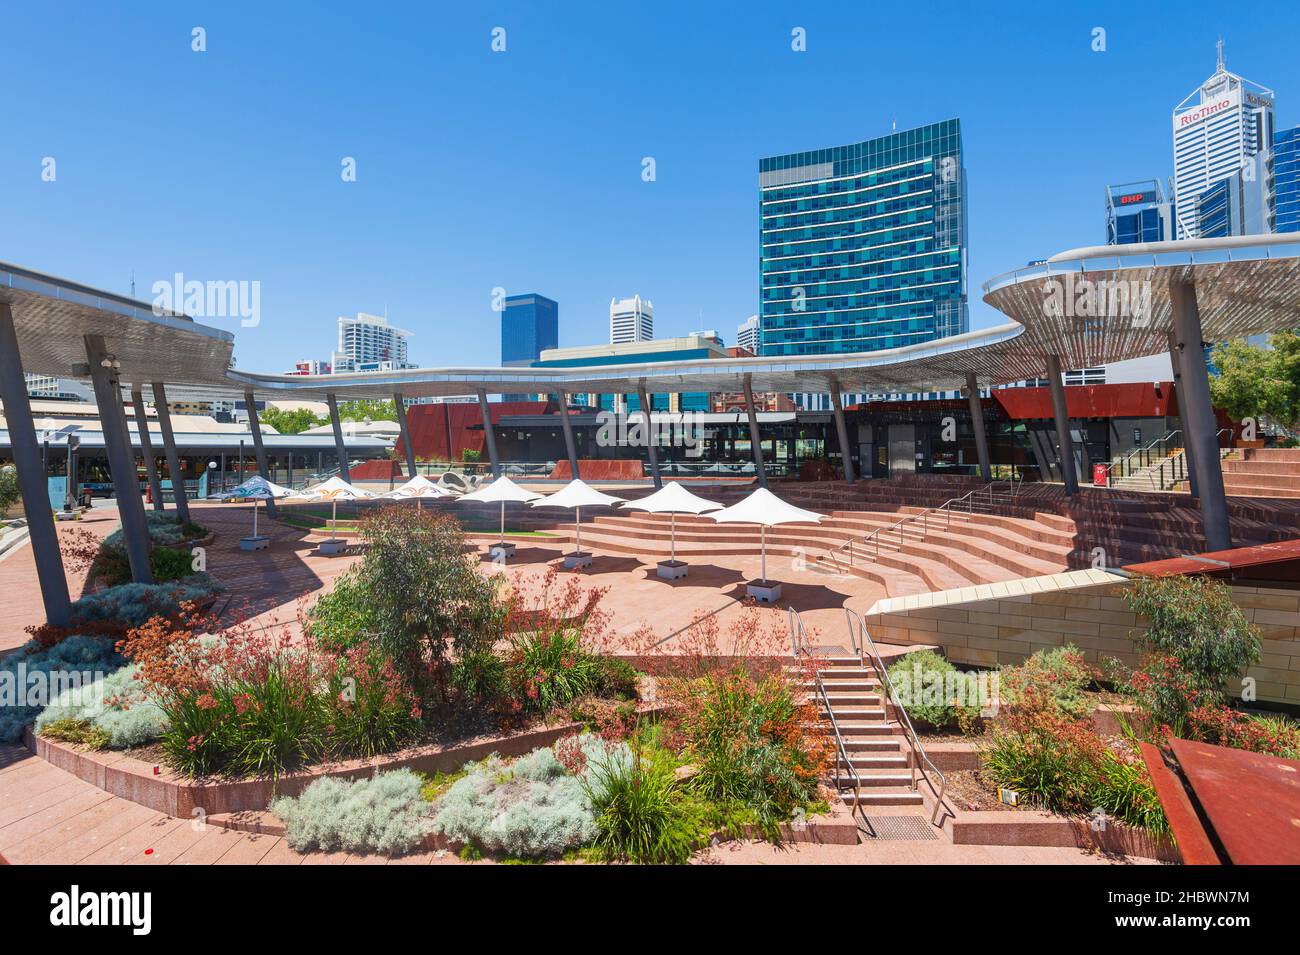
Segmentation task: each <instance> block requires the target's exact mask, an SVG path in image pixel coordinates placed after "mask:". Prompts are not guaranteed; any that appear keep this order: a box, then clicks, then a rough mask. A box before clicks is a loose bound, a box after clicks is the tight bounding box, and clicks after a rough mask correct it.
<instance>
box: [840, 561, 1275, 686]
mask: <svg viewBox="0 0 1300 955" xmlns="http://www.w3.org/2000/svg"><path fill="white" fill-rule="evenodd" d="M1129 586H1131V584H1130V583H1129V582H1128V581H1127V580H1125V579H1124V578H1121V577H1116V576H1114V575H1112V574H1108V573H1106V572H1105V571H1100V570H1078V571H1070V572H1068V573H1063V574H1052V575H1050V576H1046V577H1030V578H1025V579H1022V580H1012V581H1005V582H1003V583H998V584H984V585H981V586H978V587H964V588H962V589H960V590H946V591H939V592H936V593H929V594H914V595H911V596H907V597H890V598H886V599H884V600H879V601H877V602H876V603H875V604H874V605H873V606H872V608H871V609H870V610H869V611H868V612H867V613H866V614H865V615H864V620H865V621H866V625H867V627H868V629H869V630H870V631H871V635H872V637H873V638H874V639H875V640H876V641H878V642H881V643H897V644H926V645H937V646H939V647H942V648H943V651H944V653H945V655H946V656H947V657H948V659H950V660H952V661H953V662H954V663H959V664H960V663H965V664H972V665H977V666H986V667H991V666H998V665H1000V664H1014V663H1019V662H1020V661H1021V660H1023V659H1024V658H1025V657H1027V656H1029V655H1030V654H1031V653H1034V652H1035V651H1036V650H1041V649H1044V648H1051V647H1060V646H1064V645H1065V644H1070V643H1072V644H1074V645H1075V646H1077V647H1078V648H1079V649H1080V650H1082V651H1083V653H1084V655H1085V656H1086V657H1087V658H1088V660H1089V661H1090V662H1093V663H1099V662H1100V661H1101V660H1102V659H1103V658H1106V657H1114V658H1117V659H1118V660H1120V661H1121V662H1123V663H1125V664H1127V665H1129V666H1132V665H1134V664H1136V663H1137V659H1138V656H1137V653H1136V652H1135V649H1134V646H1133V635H1134V633H1135V632H1138V631H1140V630H1142V629H1144V628H1145V626H1146V620H1145V618H1143V617H1139V616H1138V615H1137V614H1135V613H1133V612H1132V611H1130V610H1129V609H1128V606H1127V604H1126V603H1125V602H1124V597H1123V593H1124V590H1125V589H1126V588H1127V587H1129ZM1232 596H1233V600H1234V602H1235V603H1236V604H1237V606H1239V607H1241V609H1242V611H1243V613H1245V615H1246V618H1247V619H1248V620H1250V621H1251V622H1252V623H1254V624H1255V625H1256V626H1257V627H1258V628H1259V630H1260V639H1261V641H1262V647H1261V654H1260V662H1259V664H1258V665H1257V666H1255V667H1253V668H1252V669H1251V670H1250V672H1249V673H1248V674H1247V675H1248V676H1250V677H1253V678H1254V679H1255V680H1256V691H1257V693H1258V696H1259V699H1261V700H1268V701H1274V702H1281V703H1291V704H1296V705H1300V591H1295V590H1279V589H1274V588H1268V587H1254V586H1249V587H1247V586H1233V587H1232ZM1231 689H1232V691H1233V692H1239V691H1240V688H1239V686H1233V687H1232V688H1231Z"/></svg>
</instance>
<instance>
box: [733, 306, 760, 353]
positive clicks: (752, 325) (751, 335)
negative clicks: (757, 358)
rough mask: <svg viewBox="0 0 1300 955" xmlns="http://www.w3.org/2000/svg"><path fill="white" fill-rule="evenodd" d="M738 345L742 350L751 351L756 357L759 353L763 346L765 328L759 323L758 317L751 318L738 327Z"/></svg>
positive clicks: (752, 316)
mask: <svg viewBox="0 0 1300 955" xmlns="http://www.w3.org/2000/svg"><path fill="white" fill-rule="evenodd" d="M736 344H737V345H739V346H740V347H741V348H747V349H749V350H750V351H751V352H753V353H754V354H755V355H757V354H758V353H759V348H761V347H762V345H763V326H762V325H761V324H760V323H759V320H758V316H757V315H751V316H749V318H747V319H745V320H744V322H742V323H741V324H739V325H737V326H736Z"/></svg>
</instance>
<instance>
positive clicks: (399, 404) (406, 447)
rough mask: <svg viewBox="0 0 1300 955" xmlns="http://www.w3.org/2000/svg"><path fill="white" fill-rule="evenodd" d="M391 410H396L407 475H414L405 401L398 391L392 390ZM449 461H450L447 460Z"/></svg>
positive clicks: (413, 452)
mask: <svg viewBox="0 0 1300 955" xmlns="http://www.w3.org/2000/svg"><path fill="white" fill-rule="evenodd" d="M393 410H395V411H396V412H397V427H398V429H399V431H400V432H401V435H402V450H403V451H405V452H406V470H407V472H408V473H407V475H406V476H407V477H408V478H413V477H415V447H414V445H412V444H411V430H410V428H408V427H407V424H406V413H407V409H406V402H405V401H404V400H403V399H402V393H401V392H400V391H394V392H393ZM449 463H450V462H449Z"/></svg>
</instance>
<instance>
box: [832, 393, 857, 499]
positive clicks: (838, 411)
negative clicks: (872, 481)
mask: <svg viewBox="0 0 1300 955" xmlns="http://www.w3.org/2000/svg"><path fill="white" fill-rule="evenodd" d="M831 410H832V411H834V412H835V434H836V435H837V436H838V437H839V439H840V458H841V460H843V462H844V480H845V481H847V482H848V483H849V484H852V483H853V480H854V478H855V477H856V475H855V474H854V473H853V449H852V448H851V447H849V427H848V425H847V424H845V422H844V396H843V395H842V394H841V393H840V383H839V380H838V379H835V378H832V379H831Z"/></svg>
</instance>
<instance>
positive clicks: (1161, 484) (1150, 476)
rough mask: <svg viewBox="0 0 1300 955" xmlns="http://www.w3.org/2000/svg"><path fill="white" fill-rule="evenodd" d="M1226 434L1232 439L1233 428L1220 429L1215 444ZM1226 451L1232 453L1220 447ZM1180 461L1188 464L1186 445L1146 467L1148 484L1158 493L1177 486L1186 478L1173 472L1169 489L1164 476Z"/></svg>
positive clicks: (1184, 471)
mask: <svg viewBox="0 0 1300 955" xmlns="http://www.w3.org/2000/svg"><path fill="white" fill-rule="evenodd" d="M1172 433H1174V434H1177V432H1172ZM1225 434H1226V435H1228V436H1229V437H1232V429H1231V428H1220V429H1219V430H1218V431H1216V432H1215V433H1214V440H1215V442H1216V443H1217V442H1218V440H1219V438H1221V437H1223V435H1225ZM1224 450H1228V451H1231V450H1232V449H1231V448H1227V449H1225V448H1222V447H1220V452H1222V451H1224ZM1220 457H1222V453H1220ZM1180 459H1182V460H1183V461H1184V462H1186V460H1187V446H1186V445H1183V446H1182V447H1181V448H1179V449H1178V451H1177V453H1175V454H1171V455H1169V456H1167V457H1165V458H1162V459H1161V460H1160V461H1158V462H1157V463H1155V464H1151V465H1148V466H1147V467H1146V473H1147V482H1148V483H1149V484H1151V486H1152V487H1153V488H1155V489H1156V490H1157V491H1166V490H1169V489H1170V488H1172V487H1173V486H1174V485H1175V484H1177V483H1178V482H1179V481H1180V480H1183V479H1184V478H1180V477H1178V474H1177V472H1176V471H1172V472H1171V480H1170V481H1169V482H1168V487H1166V486H1165V485H1166V481H1165V476H1164V475H1165V468H1166V467H1169V468H1171V469H1172V468H1174V466H1175V463H1176V462H1177V461H1178V460H1180ZM1187 472H1188V465H1187V464H1186V463H1184V466H1183V474H1184V475H1186V474H1187ZM1157 475H1158V476H1159V480H1158V481H1157V480H1156V477H1157ZM1129 476H1130V477H1131V476H1132V475H1129Z"/></svg>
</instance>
